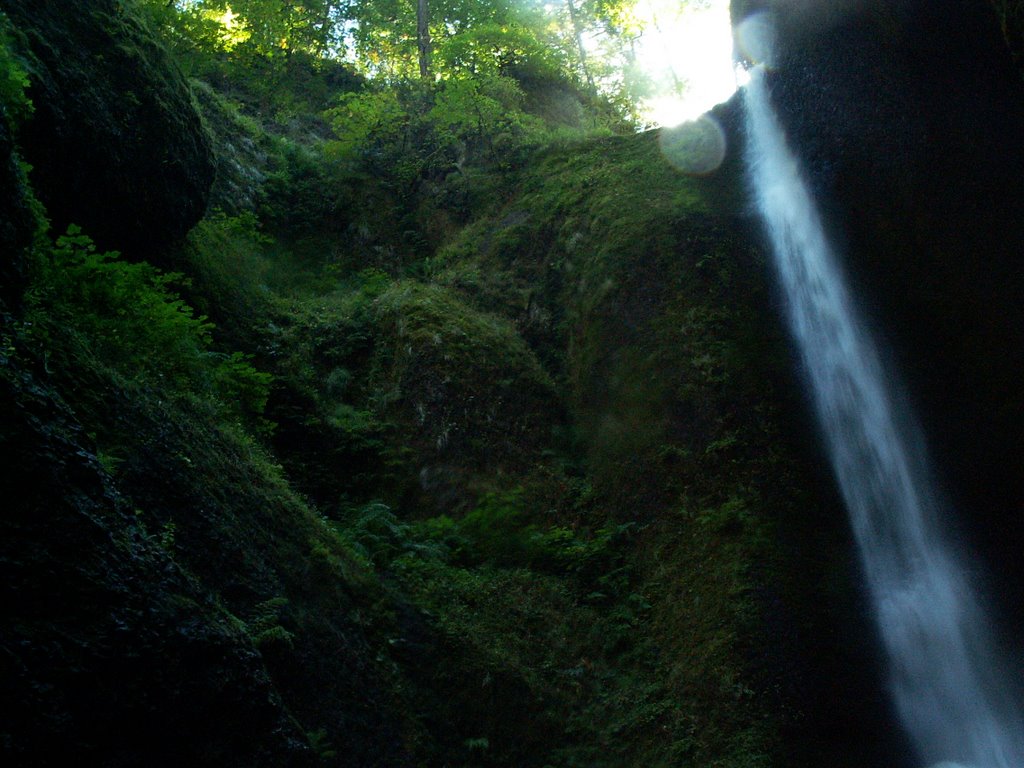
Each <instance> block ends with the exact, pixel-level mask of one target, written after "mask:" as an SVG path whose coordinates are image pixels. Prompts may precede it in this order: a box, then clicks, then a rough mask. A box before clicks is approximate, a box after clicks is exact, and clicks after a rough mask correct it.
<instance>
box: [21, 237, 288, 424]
mask: <svg viewBox="0 0 1024 768" xmlns="http://www.w3.org/2000/svg"><path fill="white" fill-rule="evenodd" d="M42 250H43V253H42V254H41V255H42V258H41V259H40V260H39V264H38V274H37V276H36V280H35V284H34V286H33V288H32V291H31V293H30V305H31V309H32V312H31V314H30V324H31V327H32V328H33V329H34V330H33V332H34V333H35V335H36V337H37V338H38V339H39V340H40V341H42V342H43V343H44V345H46V346H47V347H48V348H49V349H51V350H61V349H65V348H67V347H68V345H67V344H66V342H68V341H72V339H69V338H68V336H69V335H71V336H74V339H73V341H77V342H78V343H80V344H82V345H84V346H85V348H86V349H88V352H89V354H90V355H92V356H93V357H94V358H96V359H97V360H98V361H99V362H100V363H102V364H103V365H106V366H108V367H110V368H112V369H114V370H116V371H118V372H119V373H121V374H122V375H123V376H125V377H126V378H128V379H129V380H135V381H138V382H140V383H145V384H146V385H149V386H153V387H155V388H157V389H160V390H163V391H165V392H166V393H167V394H169V395H174V394H179V395H188V396H196V397H200V398H202V399H206V400H210V401H214V402H218V403H219V405H220V407H221V408H223V409H224V411H225V412H226V413H227V414H229V415H233V416H235V417H238V418H248V417H253V416H258V415H259V414H261V413H262V411H263V407H264V405H265V404H266V399H267V393H268V390H269V386H270V376H269V374H266V373H261V372H259V371H257V370H256V369H255V368H253V366H252V365H251V364H250V362H249V360H248V358H247V356H245V355H243V354H241V353H239V352H234V353H222V352H216V351H213V350H211V349H210V347H211V343H212V340H211V336H210V331H211V330H212V328H213V324H212V323H210V322H209V321H208V320H207V318H206V317H205V316H202V315H200V316H196V315H195V313H194V312H193V310H192V308H191V307H190V306H188V305H187V304H186V303H185V302H184V300H182V298H181V297H180V296H179V295H178V293H177V292H176V291H175V290H174V288H173V286H174V285H186V284H187V281H186V280H185V279H184V278H183V277H182V276H181V275H180V274H177V273H163V272H161V271H160V270H158V269H157V268H156V267H153V266H152V265H150V264H147V263H145V262H142V263H130V262H127V261H124V260H122V259H121V257H120V254H119V253H117V252H105V253H100V252H98V251H97V250H96V247H95V246H94V245H93V243H92V240H90V239H89V237H87V236H86V235H83V234H82V233H81V231H80V230H79V229H78V228H77V227H74V226H72V227H69V229H68V233H67V234H66V235H63V236H61V237H58V238H57V240H56V242H55V243H54V244H53V246H52V247H49V248H43V249H42Z"/></svg>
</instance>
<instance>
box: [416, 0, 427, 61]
mask: <svg viewBox="0 0 1024 768" xmlns="http://www.w3.org/2000/svg"><path fill="white" fill-rule="evenodd" d="M416 47H417V48H418V49H419V60H420V77H421V78H423V79H424V80H427V79H428V78H429V77H430V7H429V6H428V5H427V0H416Z"/></svg>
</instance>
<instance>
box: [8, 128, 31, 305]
mask: <svg viewBox="0 0 1024 768" xmlns="http://www.w3.org/2000/svg"><path fill="white" fill-rule="evenodd" d="M28 200H29V198H28V194H27V190H26V189H25V180H24V175H23V174H22V173H21V171H20V169H19V167H18V157H17V154H16V152H15V148H14V142H13V141H12V138H11V135H10V131H9V129H8V127H7V125H6V124H5V123H4V121H2V120H0V254H2V255H0V309H14V308H16V307H17V306H18V305H19V304H20V303H21V292H22V290H23V289H24V287H25V280H26V275H25V263H24V256H25V249H26V248H28V246H29V243H30V242H31V240H32V232H33V230H34V228H35V219H34V217H33V215H32V211H31V209H30V207H29V203H28Z"/></svg>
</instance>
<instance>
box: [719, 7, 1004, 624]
mask: <svg viewBox="0 0 1024 768" xmlns="http://www.w3.org/2000/svg"><path fill="white" fill-rule="evenodd" d="M759 10H760V11H765V10H767V11H768V12H769V13H771V14H773V16H774V19H775V22H776V28H777V30H778V39H777V49H776V53H777V55H776V60H775V62H774V63H775V71H774V73H773V80H774V83H773V88H774V94H775V101H776V104H777V107H778V109H779V110H780V112H781V113H782V118H783V120H784V122H785V123H786V125H787V127H788V130H789V135H790V139H791V142H792V144H793V145H794V147H795V148H796V150H797V151H798V152H799V153H800V154H801V155H802V156H803V159H804V161H805V164H806V167H807V168H808V172H809V174H810V176H811V181H812V183H813V185H814V186H815V188H816V190H817V192H818V195H819V198H820V200H821V201H822V202H823V204H824V206H825V208H826V211H827V212H829V213H830V214H831V216H830V219H831V223H832V229H833V232H834V235H835V237H836V239H837V240H838V241H839V243H840V247H841V249H842V251H843V253H844V256H845V257H846V260H847V265H848V269H849V271H850V272H851V276H852V278H853V280H854V282H855V284H856V285H857V286H858V288H859V291H860V293H861V294H862V295H863V296H864V298H865V300H866V302H867V303H868V304H869V305H870V309H871V310H872V312H873V315H874V319H875V320H876V322H877V323H878V326H879V328H880V329H881V331H882V333H883V334H884V335H886V336H887V337H889V338H890V340H891V341H892V346H893V349H894V352H895V356H896V358H897V361H898V363H899V364H900V366H901V367H902V368H903V370H904V372H905V373H906V374H907V378H908V379H909V382H910V389H911V395H912V398H913V399H914V400H916V401H917V404H918V406H919V410H920V412H921V417H922V420H923V421H924V422H925V430H926V432H927V433H928V435H929V437H930V440H931V445H930V446H929V448H930V450H931V452H932V453H933V454H934V457H935V458H936V459H937V463H938V464H939V470H940V475H941V477H942V478H943V482H944V483H945V484H946V485H947V486H948V490H949V491H950V492H951V493H952V495H953V496H954V498H955V500H956V502H957V506H958V514H959V515H960V516H961V517H962V518H963V519H965V520H966V521H967V524H968V527H969V528H970V529H972V532H973V533H974V535H975V538H976V541H974V542H972V543H974V544H975V545H976V546H978V547H979V548H980V549H981V550H982V551H983V553H984V554H986V555H987V556H988V558H989V560H990V563H989V564H990V566H991V570H992V571H994V572H996V573H998V574H1000V575H999V577H998V579H999V581H1000V584H999V587H1000V588H1001V592H1002V594H1003V595H1004V596H1005V598H1006V603H1007V605H1008V606H1012V605H1017V606H1019V605H1020V604H1021V600H1020V597H1021V596H1022V595H1024V566H1022V565H1021V563H1020V560H1019V557H1018V556H1017V554H1016V553H1018V552H1019V550H1020V546H1021V543H1022V542H1024V523H1022V522H1021V516H1020V514H1019V513H1020V511H1021V509H1022V507H1024V476H1022V475H1021V473H1020V472H1019V467H1020V466H1021V465H1022V462H1024V398H1022V396H1021V393H1020V385H1019V382H1020V380H1021V376H1022V375H1024V311H1022V307H1024V284H1022V282H1021V280H1020V270H1021V264H1020V254H1021V253H1022V251H1024V228H1022V227H1021V225H1020V222H1022V221H1024V146H1022V145H1021V143H1020V140H1019V139H1020V136H1021V135H1022V133H1024V89H1022V87H1021V79H1020V75H1019V74H1018V73H1017V72H1016V71H1015V70H1014V68H1013V65H1012V61H1011V58H1010V56H1009V54H1008V52H1007V49H1006V46H1005V44H1004V41H1003V39H1002V38H1001V36H1000V33H999V28H998V25H997V23H996V18H995V16H994V13H993V11H992V7H991V5H990V4H989V3H987V2H984V1H983V0H973V1H972V0H859V1H857V2H854V1H853V0H851V1H850V2H841V3H830V4H815V3H794V2H782V1H781V0H778V1H775V0H769V2H753V3H734V13H735V14H736V15H737V17H739V18H742V17H744V16H745V15H746V14H747V13H748V12H751V11H753V12H757V11H759ZM1011 610H1013V609H1011ZM1015 610H1016V611H1017V612H1018V614H1019V613H1020V609H1019V608H1017V609H1015ZM1016 618H1017V619H1018V620H1022V619H1024V616H1022V615H1018V616H1017V617H1016Z"/></svg>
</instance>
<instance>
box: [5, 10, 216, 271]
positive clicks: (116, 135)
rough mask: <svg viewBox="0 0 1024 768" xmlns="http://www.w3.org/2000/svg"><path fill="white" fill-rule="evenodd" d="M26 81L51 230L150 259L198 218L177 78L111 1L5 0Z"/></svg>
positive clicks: (197, 140) (205, 167)
mask: <svg viewBox="0 0 1024 768" xmlns="http://www.w3.org/2000/svg"><path fill="white" fill-rule="evenodd" d="M0 10H2V11H3V12H4V13H6V14H7V16H8V17H9V18H10V20H11V22H12V23H13V25H14V27H15V30H16V32H17V33H18V35H19V37H20V42H21V44H22V46H21V47H22V49H23V50H22V51H21V53H22V54H23V55H24V56H25V58H26V59H27V61H26V64H27V67H26V68H27V69H28V70H29V74H30V77H31V83H32V85H31V89H30V92H29V96H30V97H31V98H32V100H33V101H34V103H35V114H34V115H33V117H32V119H31V121H30V122H29V124H28V125H27V126H26V127H25V130H24V131H23V134H24V135H23V137H22V140H21V142H20V143H21V144H22V149H23V151H24V155H25V158H26V160H27V161H28V162H29V163H30V164H31V165H32V166H33V168H34V170H33V171H32V176H31V180H32V183H33V186H34V187H35V189H36V191H37V192H38V194H39V196H40V198H41V199H42V201H43V203H44V204H45V205H46V207H47V209H48V211H49V214H50V216H51V218H52V222H53V226H54V229H56V230H58V231H63V230H64V228H66V226H67V225H68V224H69V223H75V224H78V225H79V226H81V227H82V228H83V229H84V230H85V231H86V232H87V233H88V234H89V235H90V236H91V237H93V238H94V239H95V240H96V241H97V242H98V243H99V244H100V245H101V246H102V247H104V248H116V249H120V250H123V251H125V252H128V253H133V254H135V253H139V254H147V253H150V252H152V251H154V250H155V249H158V248H159V247H161V246H162V245H163V244H165V243H167V242H168V241H173V240H174V239H177V238H180V237H181V236H182V235H184V234H185V232H186V231H187V230H188V229H189V228H190V227H191V226H192V225H193V224H195V222H196V221H198V219H199V218H200V216H202V214H203V211H204V210H205V207H206V198H207V193H208V190H209V188H210V184H211V183H212V181H213V173H214V166H213V161H212V154H211V149H210V146H209V141H208V139H207V136H206V134H205V132H204V129H203V126H202V123H201V121H200V118H199V116H198V114H197V112H196V110H195V108H194V105H193V102H192V97H191V94H190V92H189V89H188V86H187V85H186V83H185V81H184V79H183V77H182V76H181V74H180V72H179V71H178V70H177V68H176V67H175V66H174V65H173V64H172V62H171V61H170V60H169V58H168V56H167V54H166V53H165V51H163V49H161V48H160V47H159V45H158V44H157V43H156V42H155V41H154V40H153V38H152V37H151V36H150V34H149V33H148V31H147V29H146V28H145V26H144V25H143V23H142V22H141V21H140V20H139V19H138V18H137V17H136V16H135V15H134V13H133V11H132V10H131V9H130V7H129V6H125V5H124V4H123V3H122V2H120V0H89V2H74V1H73V0H52V1H51V2H45V3H39V2H36V0H2V2H0Z"/></svg>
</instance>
